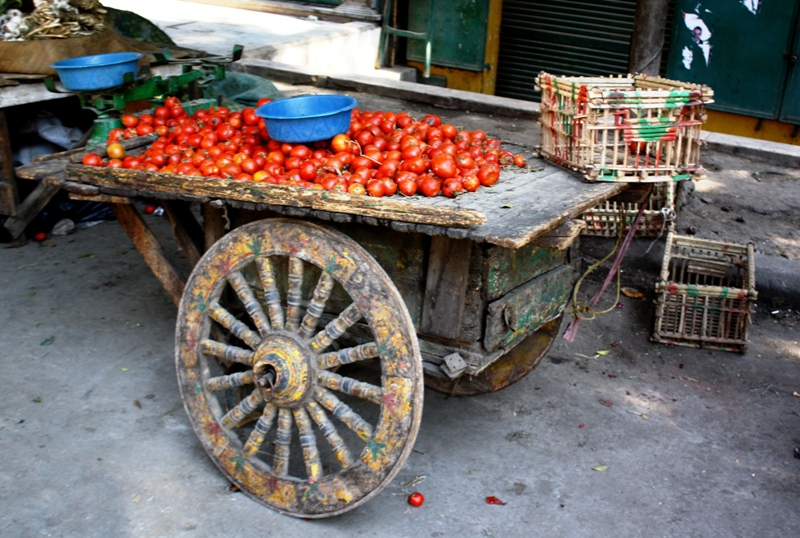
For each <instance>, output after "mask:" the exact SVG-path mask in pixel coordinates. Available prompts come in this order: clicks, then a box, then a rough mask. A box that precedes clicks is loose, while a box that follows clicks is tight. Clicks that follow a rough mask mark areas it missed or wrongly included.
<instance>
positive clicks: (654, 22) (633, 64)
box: [628, 0, 669, 75]
mask: <svg viewBox="0 0 800 538" xmlns="http://www.w3.org/2000/svg"><path fill="white" fill-rule="evenodd" d="M668 8H669V0H638V2H637V3H636V15H635V16H634V20H633V35H632V36H631V55H630V59H629V61H628V72H629V73H644V74H646V75H658V74H659V69H660V67H661V51H662V49H663V48H664V34H665V33H666V29H667V11H668Z"/></svg>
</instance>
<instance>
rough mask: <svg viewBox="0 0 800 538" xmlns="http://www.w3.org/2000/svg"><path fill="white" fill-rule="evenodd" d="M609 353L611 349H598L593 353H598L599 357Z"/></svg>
mask: <svg viewBox="0 0 800 538" xmlns="http://www.w3.org/2000/svg"><path fill="white" fill-rule="evenodd" d="M609 353H611V351H610V350H608V349H600V350H598V351H595V355H600V356H601V357H605V356H606V355H608V354H609Z"/></svg>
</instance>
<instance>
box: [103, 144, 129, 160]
mask: <svg viewBox="0 0 800 538" xmlns="http://www.w3.org/2000/svg"><path fill="white" fill-rule="evenodd" d="M106 155H108V158H109V159H122V158H123V157H124V156H125V148H124V147H122V144H109V146H108V147H107V148H106Z"/></svg>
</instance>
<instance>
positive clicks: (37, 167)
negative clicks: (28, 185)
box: [15, 159, 68, 181]
mask: <svg viewBox="0 0 800 538" xmlns="http://www.w3.org/2000/svg"><path fill="white" fill-rule="evenodd" d="M67 164H68V161H67V160H66V159H52V160H48V161H44V162H34V161H31V162H30V163H28V164H24V165H22V166H18V167H17V168H16V170H15V172H16V174H17V177H18V178H19V179H29V180H33V181H42V180H45V179H47V178H50V177H54V176H59V175H60V176H61V177H62V178H63V177H65V176H64V168H65V167H66V166H67Z"/></svg>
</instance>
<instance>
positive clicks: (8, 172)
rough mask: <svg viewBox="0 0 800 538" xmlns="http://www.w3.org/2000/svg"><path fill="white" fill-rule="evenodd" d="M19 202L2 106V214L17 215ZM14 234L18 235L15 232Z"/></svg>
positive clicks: (0, 147)
mask: <svg viewBox="0 0 800 538" xmlns="http://www.w3.org/2000/svg"><path fill="white" fill-rule="evenodd" d="M18 204H19V194H18V193H17V181H16V179H14V157H13V155H12V154H11V137H10V135H9V134H8V124H7V123H6V113H5V110H3V109H2V108H0V215H8V216H10V217H13V216H15V215H16V214H17V205H18ZM23 228H24V227H23ZM12 236H13V237H17V236H14V235H13V234H12Z"/></svg>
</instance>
